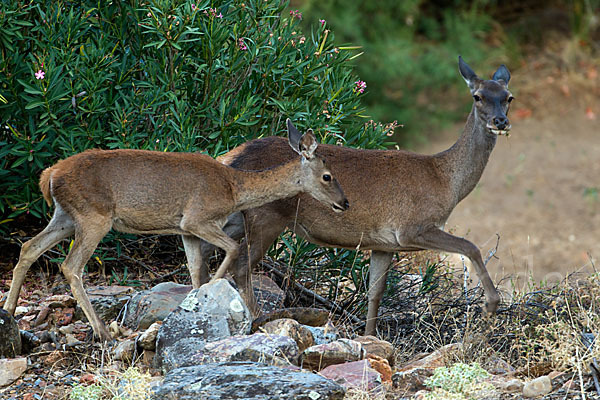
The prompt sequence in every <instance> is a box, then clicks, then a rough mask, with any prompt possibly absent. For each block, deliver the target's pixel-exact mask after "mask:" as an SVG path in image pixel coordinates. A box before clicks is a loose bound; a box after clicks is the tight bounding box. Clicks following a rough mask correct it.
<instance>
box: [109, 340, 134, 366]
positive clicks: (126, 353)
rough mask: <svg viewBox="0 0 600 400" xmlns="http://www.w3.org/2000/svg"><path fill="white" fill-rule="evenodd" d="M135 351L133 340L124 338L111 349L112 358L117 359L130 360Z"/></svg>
mask: <svg viewBox="0 0 600 400" xmlns="http://www.w3.org/2000/svg"><path fill="white" fill-rule="evenodd" d="M134 353H135V340H133V339H125V340H123V341H122V342H119V344H118V345H117V347H116V348H115V349H114V351H113V358H114V359H115V360H119V361H131V360H133V355H134Z"/></svg>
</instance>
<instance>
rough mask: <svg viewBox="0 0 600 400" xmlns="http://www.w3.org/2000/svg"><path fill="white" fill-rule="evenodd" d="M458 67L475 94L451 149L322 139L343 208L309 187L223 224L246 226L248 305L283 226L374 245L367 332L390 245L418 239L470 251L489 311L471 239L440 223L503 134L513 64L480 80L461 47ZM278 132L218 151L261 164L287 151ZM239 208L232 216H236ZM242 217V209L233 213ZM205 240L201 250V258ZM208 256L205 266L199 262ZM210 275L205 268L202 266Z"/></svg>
mask: <svg viewBox="0 0 600 400" xmlns="http://www.w3.org/2000/svg"><path fill="white" fill-rule="evenodd" d="M459 71H460V73H461V75H462V77H463V78H464V79H465V81H466V82H467V85H468V86H469V89H470V91H471V95H472V96H473V100H474V101H473V108H472V110H471V113H470V114H469V116H468V118H467V123H466V126H465V129H464V133H463V134H462V135H461V136H460V138H459V139H458V141H457V142H456V143H455V144H454V145H453V146H452V147H450V148H449V149H448V150H446V151H443V152H441V153H438V154H434V155H421V154H415V153H411V152H408V151H402V150H358V149H351V148H347V147H337V146H329V145H322V146H320V147H319V149H318V151H317V154H319V155H321V156H323V157H324V158H325V159H327V160H328V161H330V162H331V165H332V171H333V173H334V174H335V175H336V177H337V178H338V179H339V181H340V183H341V185H342V186H343V187H344V191H345V193H346V195H347V196H348V199H349V201H350V202H351V203H352V208H351V209H350V210H349V211H347V212H345V213H343V214H332V213H328V212H327V210H326V209H325V208H324V207H323V206H321V205H320V204H318V203H316V202H315V201H313V200H312V199H310V198H309V197H308V196H306V195H299V196H296V197H294V198H288V199H285V200H279V201H276V202H273V203H269V204H266V205H264V206H262V207H259V208H255V209H250V210H247V211H245V212H244V217H245V224H246V228H247V231H246V232H244V229H240V226H243V225H240V224H239V223H237V224H235V223H234V221H235V217H236V216H232V217H231V218H230V221H231V224H230V226H231V227H232V228H231V229H230V231H228V230H227V229H226V231H228V233H229V234H230V235H232V236H233V237H242V236H244V234H245V235H246V237H245V240H244V241H243V242H242V243H241V245H240V258H239V259H238V260H237V262H236V263H234V265H233V268H232V273H233V275H234V278H235V280H236V283H237V284H238V287H239V288H240V290H241V292H242V295H243V297H244V299H245V300H246V302H247V304H248V306H249V307H250V308H251V309H252V310H253V312H255V313H257V312H258V310H257V305H256V300H255V298H254V294H253V292H252V289H251V286H250V271H251V268H252V267H253V266H254V265H255V264H256V263H257V262H258V261H259V260H260V259H261V258H262V257H263V255H264V253H265V252H266V251H267V249H268V248H269V246H270V245H271V243H273V241H274V240H275V239H276V238H277V236H278V235H279V234H281V232H282V231H283V230H284V229H285V228H286V227H287V228H290V229H292V230H293V231H294V232H295V233H296V234H298V235H299V236H301V237H303V238H305V239H307V240H309V241H311V242H313V243H316V244H319V245H322V246H329V247H342V248H348V249H356V248H357V247H360V249H362V250H372V254H371V262H370V279H369V292H368V312H367V324H366V329H365V331H366V334H374V333H375V327H376V325H375V323H376V318H377V311H378V308H379V303H380V301H381V298H382V296H383V293H384V290H385V285H386V278H387V273H388V269H389V267H390V264H391V261H392V256H393V254H394V252H398V251H417V250H424V249H431V250H439V251H445V252H452V253H460V254H463V255H465V256H467V257H468V258H469V259H470V260H471V262H472V263H473V265H474V266H475V270H476V272H477V275H478V277H479V279H480V280H481V283H482V285H483V288H484V291H485V296H486V302H487V311H488V312H490V313H494V312H495V310H496V308H497V306H498V302H499V300H500V297H499V295H498V292H497V291H496V288H495V287H494V284H493V283H492V280H491V279H490V276H489V274H488V272H487V270H486V268H485V265H484V263H483V261H482V258H481V254H480V252H479V250H478V248H477V247H476V246H475V245H474V244H473V243H471V242H469V241H468V240H465V239H463V238H459V237H456V236H453V235H451V234H449V233H446V232H444V231H443V230H442V228H443V227H444V224H445V222H446V220H447V219H448V217H449V216H450V213H451V212H452V210H453V209H454V207H455V206H456V205H457V204H458V202H460V201H461V200H462V199H463V198H465V197H466V196H467V195H468V194H469V193H470V192H471V191H472V190H473V188H474V187H475V185H476V184H477V182H478V181H479V178H480V177H481V174H482V173H483V170H484V168H485V166H486V164H487V162H488V158H489V156H490V153H491V152H492V149H493V148H494V145H495V144H496V139H497V137H498V135H503V134H507V133H508V131H509V130H510V123H509V120H508V118H507V116H506V115H507V113H508V109H509V103H510V102H511V101H512V100H513V96H512V95H511V93H510V92H509V90H508V81H509V80H510V73H509V71H508V69H507V68H506V67H505V66H504V65H501V66H500V67H499V68H498V70H497V71H496V72H495V73H494V75H493V77H492V79H491V80H482V79H480V78H478V77H477V75H476V74H475V73H474V72H473V70H472V69H471V68H470V67H469V66H468V65H467V64H466V63H465V62H464V61H463V60H462V58H461V57H459ZM292 156H293V154H292V152H290V151H289V150H288V151H285V141H284V140H283V139H281V138H278V137H269V138H264V139H258V140H253V141H250V142H247V143H245V144H244V145H242V146H240V147H238V148H236V149H234V150H232V151H230V152H229V153H227V154H225V155H224V156H222V157H221V158H220V160H221V162H223V163H225V164H228V165H231V166H232V167H234V168H243V169H260V168H267V167H269V166H272V165H276V164H279V163H282V162H285V161H286V160H289V159H290V157H292ZM238 217H239V216H238ZM238 222H239V218H238ZM209 250H210V249H209V248H208V247H205V248H203V250H202V253H203V258H204V259H206V256H207V255H208V254H209ZM205 268H207V266H203V269H205ZM201 275H202V279H203V280H207V277H208V273H207V272H202V273H201Z"/></svg>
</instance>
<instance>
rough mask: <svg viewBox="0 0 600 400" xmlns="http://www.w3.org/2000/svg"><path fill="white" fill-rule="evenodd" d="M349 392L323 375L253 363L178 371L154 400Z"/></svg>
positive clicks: (336, 397)
mask: <svg viewBox="0 0 600 400" xmlns="http://www.w3.org/2000/svg"><path fill="white" fill-rule="evenodd" d="M344 395H345V390H344V388H343V387H341V386H340V385H338V384H337V383H335V382H332V381H330V380H329V379H326V378H324V377H322V376H319V375H316V374H311V373H306V372H298V371H292V370H289V369H285V368H278V367H273V366H267V365H264V364H258V363H252V362H229V363H219V364H206V365H197V366H193V367H185V368H178V369H175V370H172V371H171V372H169V373H168V374H167V375H166V376H165V379H164V381H163V383H162V385H161V386H159V387H158V388H157V389H156V390H155V392H154V394H153V396H152V399H153V400H195V399H203V400H221V399H245V400H284V399H296V400H328V399H331V400H341V399H343V398H344Z"/></svg>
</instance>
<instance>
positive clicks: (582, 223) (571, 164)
mask: <svg viewBox="0 0 600 400" xmlns="http://www.w3.org/2000/svg"><path fill="white" fill-rule="evenodd" d="M566 51H568V49H567V50H564V51H563V55H564V56H565V57H566V56H568V53H567V54H566V55H565V52H566ZM559 61H562V60H559ZM571 65H575V66H574V67H571V68H567V67H565V66H564V64H563V63H561V62H557V61H556V59H555V58H550V57H547V58H545V57H544V56H543V55H541V56H540V57H539V59H538V60H537V61H533V62H530V63H528V64H526V65H524V66H522V67H521V68H519V69H516V70H515V72H514V73H513V79H512V80H511V82H510V89H511V91H512V92H513V94H514V95H515V97H516V101H515V102H514V103H513V106H512V109H511V112H510V114H509V118H510V120H511V123H512V130H511V135H510V137H509V138H505V137H501V138H499V140H498V143H497V145H496V147H495V149H494V151H493V153H492V155H491V157H490V161H489V164H488V166H487V168H486V170H485V172H484V174H483V176H482V178H481V181H480V183H479V185H478V186H477V187H476V189H475V190H474V191H473V192H472V193H471V194H470V195H469V196H468V197H467V198H466V199H465V200H463V202H462V203H460V204H459V205H458V206H457V208H456V209H455V211H454V213H453V214H452V215H451V217H450V219H449V221H448V224H447V229H449V230H452V231H454V233H456V234H457V235H459V236H464V237H466V238H468V239H470V240H471V241H473V242H474V243H475V244H477V245H478V246H479V247H480V249H481V250H482V253H487V251H488V250H490V249H492V248H494V246H495V244H496V235H497V234H498V235H500V242H499V243H500V244H499V246H498V251H497V253H496V256H497V259H492V260H491V261H490V263H489V264H488V269H489V271H490V274H491V276H492V279H493V280H494V281H495V282H500V281H501V280H502V279H503V278H506V277H507V276H512V277H513V278H518V279H512V280H511V279H505V280H504V281H503V282H502V283H501V284H500V287H501V288H502V289H503V290H505V291H506V292H507V293H511V292H512V289H513V288H516V289H519V290H523V289H528V288H529V286H528V285H529V284H531V283H536V284H537V283H540V282H556V281H558V280H561V279H564V278H565V277H566V276H567V274H568V273H571V272H586V273H587V272H590V271H592V270H593V267H594V263H595V266H596V268H600V262H598V260H599V258H600V108H599V106H600V80H599V77H598V67H597V65H598V64H595V63H594V62H592V61H589V60H585V61H581V60H579V61H576V62H575V63H573V64H571ZM481 75H482V76H483V74H481ZM465 117H466V116H465ZM461 131H462V126H460V127H456V128H454V129H450V130H448V132H445V133H444V134H443V135H441V136H440V137H438V139H435V140H433V141H431V142H430V143H429V144H428V145H427V146H425V148H423V149H420V151H421V152H424V153H434V152H437V151H440V150H443V149H445V148H447V147H449V146H450V145H451V144H452V143H453V142H454V141H455V140H456V138H457V136H458V133H459V132H461ZM484 257H485V256H484ZM454 260H457V257H454ZM459 262H460V261H459ZM525 278H531V279H525Z"/></svg>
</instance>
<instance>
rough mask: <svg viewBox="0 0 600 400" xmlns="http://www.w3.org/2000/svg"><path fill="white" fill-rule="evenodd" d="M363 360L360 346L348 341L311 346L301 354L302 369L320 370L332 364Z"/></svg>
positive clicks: (362, 351) (363, 354) (339, 340)
mask: <svg viewBox="0 0 600 400" xmlns="http://www.w3.org/2000/svg"><path fill="white" fill-rule="evenodd" d="M363 358H365V350H364V349H363V347H362V344H360V343H358V342H355V341H354V340H350V339H338V340H336V341H335V342H331V343H326V344H320V345H315V346H311V347H309V348H308V349H306V350H304V352H303V353H302V367H304V368H308V369H310V370H321V369H323V368H325V367H328V366H330V365H334V364H341V363H345V362H349V361H358V360H362V359H363Z"/></svg>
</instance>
